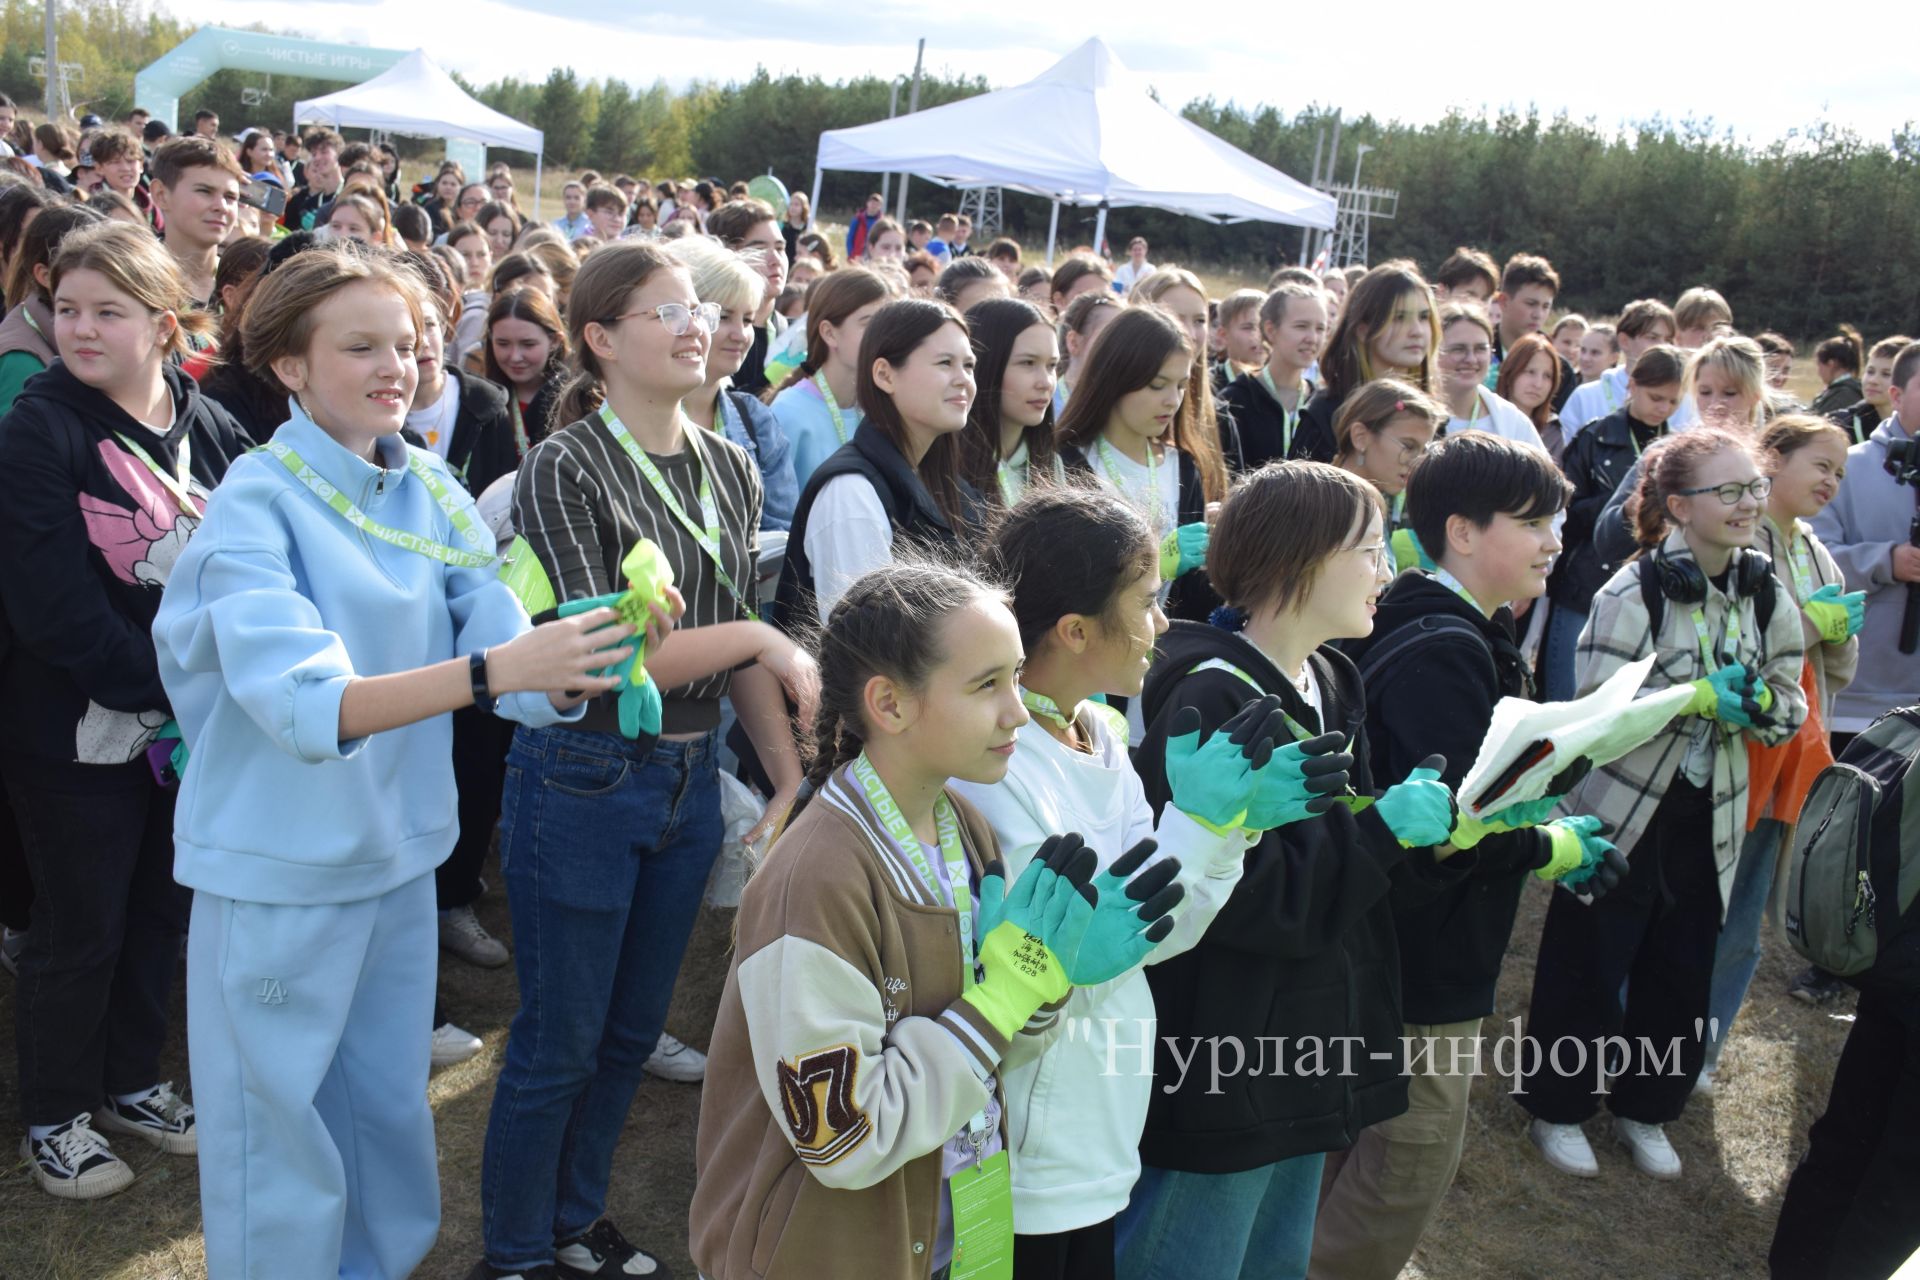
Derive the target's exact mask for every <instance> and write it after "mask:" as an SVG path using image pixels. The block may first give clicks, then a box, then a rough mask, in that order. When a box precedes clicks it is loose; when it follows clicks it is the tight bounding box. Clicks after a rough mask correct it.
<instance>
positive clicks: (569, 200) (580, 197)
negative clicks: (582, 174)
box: [553, 182, 592, 240]
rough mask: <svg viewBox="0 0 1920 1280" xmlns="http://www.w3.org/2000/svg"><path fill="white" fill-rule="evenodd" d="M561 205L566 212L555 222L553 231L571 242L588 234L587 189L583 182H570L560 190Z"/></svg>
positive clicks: (589, 224)
mask: <svg viewBox="0 0 1920 1280" xmlns="http://www.w3.org/2000/svg"><path fill="white" fill-rule="evenodd" d="M560 205H561V207H562V208H563V209H565V210H566V212H565V213H564V214H563V215H561V216H560V217H558V218H555V219H554V220H553V229H554V230H555V231H558V232H559V233H560V234H561V235H563V236H565V237H566V238H567V239H569V240H573V239H577V238H578V237H580V236H583V235H585V234H586V233H587V230H588V228H589V227H590V226H591V225H592V224H591V223H590V222H588V220H587V188H586V184H585V183H582V182H569V183H568V184H567V185H566V186H564V187H562V188H560Z"/></svg>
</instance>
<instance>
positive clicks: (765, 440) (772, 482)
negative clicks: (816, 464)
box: [666, 237, 800, 529]
mask: <svg viewBox="0 0 1920 1280" xmlns="http://www.w3.org/2000/svg"><path fill="white" fill-rule="evenodd" d="M666 249H667V255H668V256H669V257H671V258H672V259H673V260H674V261H676V262H678V263H681V264H682V265H683V266H685V267H686V269H687V273H688V275H689V276H690V277H691V278H692V280H693V291H694V295H695V296H696V297H698V298H699V299H700V304H701V305H702V306H707V307H714V308H717V309H718V315H717V316H716V317H715V320H714V330H713V338H712V341H710V342H709V343H708V344H707V374H706V381H705V382H703V383H702V384H701V385H700V387H699V389H698V390H696V391H695V392H694V393H693V394H692V395H690V396H688V397H687V398H686V399H685V400H683V401H681V404H680V407H681V409H682V411H684V412H685V413H686V415H687V419H688V421H690V422H692V423H693V424H694V425H695V426H696V427H700V428H702V429H704V430H707V431H718V432H720V433H721V434H722V435H724V436H726V438H727V439H729V440H731V441H733V442H734V443H735V444H737V445H739V446H740V447H741V448H742V449H745V450H746V451H747V456H748V457H750V458H752V459H753V465H754V467H755V468H756V469H757V470H758V471H759V472H760V488H761V492H762V494H763V495H765V496H764V497H763V499H762V501H761V506H760V527H761V528H762V529H785V528H787V527H788V526H789V525H791V524H792V523H793V508H794V505H795V504H796V503H797V502H798V501H799V500H800V490H799V488H798V486H796V485H795V484H794V480H793V449H792V447H791V446H790V445H789V444H788V443H787V435H786V432H785V431H783V430H781V428H780V423H779V422H778V421H777V420H776V419H775V418H774V416H773V411H772V410H771V409H769V408H768V407H767V406H766V405H765V404H762V403H761V402H760V400H759V398H758V397H756V396H752V395H749V394H748V393H746V392H744V391H735V390H734V389H733V387H732V385H731V381H730V380H731V379H732V377H733V375H734V374H736V373H738V372H739V371H740V364H741V362H742V361H744V360H745V359H746V358H747V352H748V351H749V350H751V349H752V347H753V332H754V325H753V316H754V312H755V310H756V309H757V308H758V307H759V306H760V305H761V295H762V293H764V291H765V289H766V277H765V276H764V275H762V274H761V273H760V272H758V271H756V270H754V268H753V267H752V266H751V265H750V264H749V263H748V262H747V261H746V259H745V258H743V257H742V256H741V255H740V254H737V253H733V252H731V251H729V250H727V249H723V248H721V247H720V246H719V245H718V244H716V243H714V242H713V241H712V240H706V239H691V238H688V237H682V238H681V239H679V240H675V241H672V242H671V243H670V244H668V245H667V246H666Z"/></svg>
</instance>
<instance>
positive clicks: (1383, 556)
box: [1347, 542, 1393, 574]
mask: <svg viewBox="0 0 1920 1280" xmlns="http://www.w3.org/2000/svg"><path fill="white" fill-rule="evenodd" d="M1347 550H1349V551H1354V552H1358V553H1359V554H1360V555H1363V556H1365V557H1366V558H1367V560H1368V562H1369V563H1370V564H1372V565H1373V571H1374V573H1376V574H1378V573H1380V572H1381V571H1382V570H1384V569H1387V568H1388V567H1390V566H1391V565H1392V563H1393V561H1392V560H1391V559H1390V558H1389V554H1388V551H1387V544H1386V543H1384V542H1375V543H1370V544H1369V545H1367V546H1364V547H1348V548H1347Z"/></svg>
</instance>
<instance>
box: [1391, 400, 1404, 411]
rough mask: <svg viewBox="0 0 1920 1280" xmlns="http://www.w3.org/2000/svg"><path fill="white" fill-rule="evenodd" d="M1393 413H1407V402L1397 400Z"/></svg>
mask: <svg viewBox="0 0 1920 1280" xmlns="http://www.w3.org/2000/svg"><path fill="white" fill-rule="evenodd" d="M1393 411H1394V412H1395V413H1405V412H1406V411H1407V402H1406V401H1405V400H1395V401H1394V402H1393Z"/></svg>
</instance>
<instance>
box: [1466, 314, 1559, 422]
mask: <svg viewBox="0 0 1920 1280" xmlns="http://www.w3.org/2000/svg"><path fill="white" fill-rule="evenodd" d="M1493 341H1494V332H1493V321H1492V320H1490V319H1488V318H1487V313H1486V311H1485V310H1483V309H1482V308H1481V307H1479V306H1478V305H1476V304H1474V303H1471V302H1449V303H1448V304H1447V305H1446V306H1444V307H1442V308H1440V398H1441V399H1442V400H1443V401H1444V402H1445V403H1446V406H1447V412H1448V413H1449V414H1450V415H1451V416H1450V417H1449V418H1448V420H1447V424H1446V429H1445V431H1444V432H1443V434H1447V435H1450V434H1452V433H1453V432H1455V431H1491V432H1493V433H1494V434H1495V435H1497V436H1505V437H1506V438H1507V439H1509V440H1513V441H1515V442H1517V443H1519V444H1531V445H1538V444H1539V443H1540V433H1539V432H1538V431H1537V430H1535V429H1534V425H1533V421H1532V419H1530V418H1529V417H1528V416H1527V415H1526V414H1525V413H1523V412H1521V411H1520V410H1519V409H1518V408H1516V407H1515V406H1514V405H1513V404H1512V402H1510V401H1508V400H1506V399H1505V398H1503V397H1501V396H1499V395H1496V394H1495V393H1494V392H1492V391H1490V390H1488V389H1487V387H1486V386H1485V383H1486V378H1487V372H1488V370H1490V369H1491V368H1492V367H1493ZM1546 349H1547V351H1548V352H1549V353H1551V352H1552V350H1553V348H1552V345H1551V344H1548V345H1547V348H1546ZM1555 360H1556V361H1557V360H1558V357H1557V356H1556V357H1555ZM1502 367H1503V368H1504V367H1505V366H1504V365H1503V366H1502Z"/></svg>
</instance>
